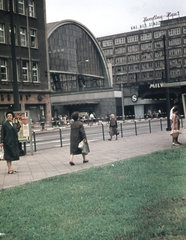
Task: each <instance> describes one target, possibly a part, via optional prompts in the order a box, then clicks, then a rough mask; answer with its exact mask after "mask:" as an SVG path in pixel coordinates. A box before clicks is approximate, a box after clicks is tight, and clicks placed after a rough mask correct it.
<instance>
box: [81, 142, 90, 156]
mask: <svg viewBox="0 0 186 240" xmlns="http://www.w3.org/2000/svg"><path fill="white" fill-rule="evenodd" d="M89 152H90V149H89V146H88V143H87V142H85V143H84V144H83V149H82V151H81V153H82V154H84V155H87V154H88V153H89Z"/></svg>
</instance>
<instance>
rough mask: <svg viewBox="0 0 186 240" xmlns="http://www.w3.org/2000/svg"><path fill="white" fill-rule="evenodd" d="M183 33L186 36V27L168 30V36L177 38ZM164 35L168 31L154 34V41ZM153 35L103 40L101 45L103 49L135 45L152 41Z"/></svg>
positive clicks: (144, 34) (145, 34)
mask: <svg viewBox="0 0 186 240" xmlns="http://www.w3.org/2000/svg"><path fill="white" fill-rule="evenodd" d="M181 33H183V34H186V27H183V28H182V31H181V27H177V28H171V29H168V30H167V34H168V36H177V35H181ZM163 35H166V30H159V31H155V32H154V39H157V38H160V37H162V36H163ZM152 38H153V35H152V33H151V32H150V33H143V34H140V35H137V34H136V35H133V36H126V37H120V38H116V39H108V40H103V41H102V42H101V43H100V44H101V46H102V47H108V46H114V45H119V44H124V43H134V42H138V41H147V40H152Z"/></svg>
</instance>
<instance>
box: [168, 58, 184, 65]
mask: <svg viewBox="0 0 186 240" xmlns="http://www.w3.org/2000/svg"><path fill="white" fill-rule="evenodd" d="M169 64H170V66H171V67H172V66H176V65H182V59H181V58H176V59H170V60H169Z"/></svg>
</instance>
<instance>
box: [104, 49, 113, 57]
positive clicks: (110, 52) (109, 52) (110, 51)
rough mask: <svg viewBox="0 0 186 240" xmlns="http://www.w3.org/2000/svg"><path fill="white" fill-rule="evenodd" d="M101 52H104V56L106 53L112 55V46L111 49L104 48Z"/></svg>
mask: <svg viewBox="0 0 186 240" xmlns="http://www.w3.org/2000/svg"><path fill="white" fill-rule="evenodd" d="M103 52H104V54H105V56H106V55H112V54H113V49H112V48H111V49H104V50H103Z"/></svg>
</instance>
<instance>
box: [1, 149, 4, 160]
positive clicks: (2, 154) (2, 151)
mask: <svg viewBox="0 0 186 240" xmlns="http://www.w3.org/2000/svg"><path fill="white" fill-rule="evenodd" d="M0 160H4V147H0Z"/></svg>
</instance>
